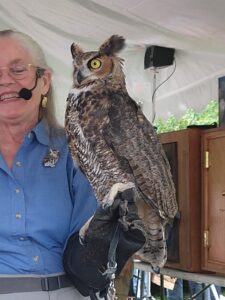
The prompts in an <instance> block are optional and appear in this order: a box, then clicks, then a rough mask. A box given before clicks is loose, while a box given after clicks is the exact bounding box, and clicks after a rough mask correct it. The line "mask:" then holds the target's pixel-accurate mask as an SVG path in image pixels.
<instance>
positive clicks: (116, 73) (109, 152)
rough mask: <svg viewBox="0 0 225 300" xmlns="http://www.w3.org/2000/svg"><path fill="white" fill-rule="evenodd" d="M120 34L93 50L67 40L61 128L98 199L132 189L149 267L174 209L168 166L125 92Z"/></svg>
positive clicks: (160, 261)
mask: <svg viewBox="0 0 225 300" xmlns="http://www.w3.org/2000/svg"><path fill="white" fill-rule="evenodd" d="M124 45H125V40H124V38H123V37H120V36H117V35H113V36H111V37H110V38H109V39H108V40H107V41H105V42H104V43H103V44H102V45H101V46H100V48H99V50H98V51H91V52H84V51H83V50H82V49H81V48H80V47H79V46H78V45H76V44H72V45H71V53H72V57H73V66H74V72H73V88H72V89H71V91H70V93H69V95H68V98H67V108H66V116H65V127H66V132H67V137H68V145H69V149H70V151H71V155H72V157H73V159H74V160H76V161H77V162H78V164H79V166H80V168H81V170H82V171H83V172H84V174H85V175H86V176H87V178H88V179H89V181H90V183H91V185H92V187H93V190H94V192H95V195H96V198H97V200H98V201H99V203H101V204H104V205H111V204H112V203H113V201H114V198H115V196H116V194H117V193H118V192H120V191H124V190H126V189H128V188H131V187H132V188H134V189H135V193H136V204H137V207H138V214H139V216H140V218H141V220H142V223H143V228H144V232H145V236H146V243H145V245H144V247H143V248H142V249H141V250H140V251H139V253H138V255H139V256H140V257H141V259H142V260H145V261H147V262H149V263H150V264H151V265H152V267H153V268H158V267H162V266H163V265H164V264H165V262H166V258H167V255H166V237H165V226H166V224H167V223H169V222H170V221H171V220H173V218H174V216H175V215H176V212H177V202H176V198H175V189H174V185H173V181H172V177H171V172H170V167H169V164H168V161H167V159H166V156H165V154H164V151H163V148H162V145H161V144H160V142H159V140H158V137H157V134H156V132H155V130H154V128H153V126H152V125H151V123H150V122H149V121H148V120H147V118H146V117H145V116H144V114H143V112H142V111H141V109H140V107H139V106H138V105H137V103H136V102H135V101H134V100H133V99H132V98H131V97H130V96H129V94H128V92H127V89H126V84H125V76H124V72H123V69H122V59H121V58H119V57H118V56H117V53H118V52H119V51H121V50H122V49H123V47H124Z"/></svg>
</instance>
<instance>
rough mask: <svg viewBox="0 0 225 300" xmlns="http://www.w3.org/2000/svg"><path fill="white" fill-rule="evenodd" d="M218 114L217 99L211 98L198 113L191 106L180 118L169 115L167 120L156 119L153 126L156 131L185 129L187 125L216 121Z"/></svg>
mask: <svg viewBox="0 0 225 300" xmlns="http://www.w3.org/2000/svg"><path fill="white" fill-rule="evenodd" d="M218 116H219V106H218V101H217V100H212V101H210V102H209V103H208V105H207V106H206V107H205V109H203V111H202V112H200V113H197V112H195V111H194V110H193V108H189V109H188V110H187V112H186V113H185V114H184V115H183V117H181V118H180V119H176V117H175V116H174V115H171V116H170V117H169V118H168V119H167V121H163V120H162V119H158V120H156V122H155V123H154V126H155V127H157V133H162V132H169V131H176V130H181V129H186V128H187V126H188V125H206V124H212V123H214V122H217V123H218Z"/></svg>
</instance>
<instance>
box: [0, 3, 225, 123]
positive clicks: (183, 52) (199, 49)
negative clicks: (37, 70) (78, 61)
mask: <svg viewBox="0 0 225 300" xmlns="http://www.w3.org/2000/svg"><path fill="white" fill-rule="evenodd" d="M224 12H225V1H224V0H214V1H211V0H161V1H157V0H114V1H110V0H77V1H75V0H64V1H61V0H39V1H36V0H1V1H0V30H2V29H8V28H11V29H16V30H19V31H22V32H25V33H27V34H29V35H31V36H32V37H33V38H34V39H35V40H36V41H37V42H38V43H39V44H40V45H41V46H42V48H43V49H44V51H45V53H46V55H47V59H48V62H49V65H50V66H51V67H52V69H53V71H54V86H55V89H56V102H57V116H58V119H59V120H60V122H61V123H63V119H64V111H65V104H66V97H67V94H68V91H69V89H70V87H71V85H72V59H71V54H70V45H71V43H72V42H74V41H75V42H76V43H78V44H80V45H81V46H82V47H83V48H84V49H86V50H92V49H97V48H98V47H99V45H100V44H101V43H102V42H103V41H104V40H105V39H107V38H108V37H109V36H110V35H112V34H119V35H123V36H124V37H125V38H126V41H127V47H126V49H125V50H124V51H123V52H122V53H121V56H122V57H123V58H124V59H125V62H124V70H125V73H126V81H127V87H128V91H129V92H130V94H131V96H132V97H133V98H134V99H135V100H137V101H141V102H143V108H144V112H145V114H146V116H147V117H148V118H149V119H150V120H151V118H152V103H151V96H152V87H153V70H151V69H146V70H144V55H145V49H146V47H147V46H149V45H159V46H163V47H172V48H175V49H176V52H175V58H176V71H175V73H174V74H173V76H172V77H171V78H170V79H169V80H168V81H167V82H166V83H165V84H164V85H162V86H161V87H160V89H159V90H158V91H157V93H156V118H163V119H167V118H168V116H169V115H171V114H174V115H176V116H177V117H180V116H182V115H183V114H184V113H185V111H186V110H187V108H189V107H193V108H194V109H195V110H196V111H200V110H202V109H203V108H204V107H205V106H206V104H207V103H208V102H209V101H210V100H212V99H218V78H219V77H221V76H224V75H225V22H224ZM173 68H174V66H170V67H166V68H162V69H158V70H157V76H156V78H157V84H160V83H161V82H162V81H163V80H165V79H166V78H167V77H168V76H169V75H170V74H171V72H172V71H173Z"/></svg>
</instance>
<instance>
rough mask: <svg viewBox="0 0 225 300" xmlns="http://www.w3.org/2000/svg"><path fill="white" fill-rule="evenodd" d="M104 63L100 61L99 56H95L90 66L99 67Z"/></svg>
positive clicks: (92, 67)
mask: <svg viewBox="0 0 225 300" xmlns="http://www.w3.org/2000/svg"><path fill="white" fill-rule="evenodd" d="M101 65H102V63H101V61H100V59H98V58H94V59H92V60H91V61H90V62H89V66H90V68H91V69H95V70H96V69H99V68H100V67H101Z"/></svg>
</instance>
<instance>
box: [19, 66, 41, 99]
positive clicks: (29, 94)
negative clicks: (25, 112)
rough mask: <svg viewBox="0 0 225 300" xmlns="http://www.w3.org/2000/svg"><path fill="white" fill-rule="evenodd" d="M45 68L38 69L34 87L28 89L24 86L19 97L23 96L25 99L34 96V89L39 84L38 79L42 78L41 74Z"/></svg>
mask: <svg viewBox="0 0 225 300" xmlns="http://www.w3.org/2000/svg"><path fill="white" fill-rule="evenodd" d="M44 71H45V70H44V69H41V68H39V69H37V71H36V80H35V84H34V87H33V88H32V89H30V90H29V89H26V88H22V89H21V90H20V91H19V94H18V95H19V98H23V99H24V100H30V98H31V97H32V91H33V90H34V89H35V88H36V86H37V81H38V79H39V78H41V76H42V75H43V74H44Z"/></svg>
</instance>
